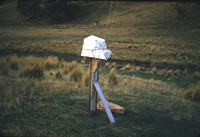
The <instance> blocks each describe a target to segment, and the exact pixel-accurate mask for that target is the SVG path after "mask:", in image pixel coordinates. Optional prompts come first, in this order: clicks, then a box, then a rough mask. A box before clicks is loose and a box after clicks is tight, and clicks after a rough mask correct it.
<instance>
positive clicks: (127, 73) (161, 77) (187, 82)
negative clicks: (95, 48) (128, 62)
mask: <svg viewBox="0 0 200 137" xmlns="http://www.w3.org/2000/svg"><path fill="white" fill-rule="evenodd" d="M109 71H110V69H108V68H105V67H104V68H102V69H101V71H100V72H101V73H104V74H106V73H109ZM116 73H117V74H119V75H124V76H130V77H132V76H135V77H138V78H142V79H147V80H150V79H154V80H160V81H162V82H166V83H168V84H170V83H175V84H176V85H177V86H178V87H180V88H184V89H187V88H188V87H190V86H191V84H195V83H198V79H192V80H188V79H183V78H181V77H178V78H173V77H171V76H164V75H158V74H150V73H146V72H142V71H137V72H136V71H135V72H131V71H124V70H120V69H116Z"/></svg>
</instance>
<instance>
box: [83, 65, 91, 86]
mask: <svg viewBox="0 0 200 137" xmlns="http://www.w3.org/2000/svg"><path fill="white" fill-rule="evenodd" d="M89 79H90V69H88V71H87V73H86V74H85V75H84V77H83V85H84V86H85V87H87V86H88V85H89Z"/></svg>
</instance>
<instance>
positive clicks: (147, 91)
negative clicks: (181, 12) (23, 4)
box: [0, 0, 200, 137]
mask: <svg viewBox="0 0 200 137" xmlns="http://www.w3.org/2000/svg"><path fill="white" fill-rule="evenodd" d="M110 3H111V2H109V1H108V2H101V1H99V2H97V3H92V2H88V3H84V2H83V3H81V4H82V6H83V7H86V10H85V12H84V13H82V14H86V13H89V12H92V14H89V15H88V16H84V18H79V19H76V20H74V21H72V22H69V23H66V24H46V23H45V22H42V21H41V22H38V21H32V22H31V21H28V20H26V18H25V17H23V16H22V15H20V13H19V12H18V11H16V1H11V0H8V1H5V2H3V4H2V5H0V100H1V101H0V121H1V122H0V135H2V136H69V137H80V136H84V137H90V136H91V137H92V136H99V137H108V136H119V137H128V136H134V137H147V136H148V137H156V136H161V137H171V136H172V137H197V136H198V135H200V117H199V115H200V104H199V102H200V83H199V82H200V56H199V55H200V50H199V45H200V39H199V36H200V29H199V28H200V24H199V21H200V15H199V13H200V12H199V9H200V8H199V7H200V6H199V5H198V4H195V3H192V4H191V5H190V8H189V9H188V12H187V16H186V18H185V20H184V21H181V22H180V21H178V20H177V19H176V16H177V15H176V14H175V13H176V12H175V11H174V10H173V8H172V4H173V3H167V2H162V3H159V2H156V3H154V2H131V3H130V2H119V3H118V9H117V12H116V16H115V19H114V22H113V24H112V26H111V25H109V26H107V27H108V28H107V36H106V37H105V31H106V25H107V17H108V11H109V6H110ZM115 4H116V2H114V3H113V9H112V12H111V19H110V20H113V16H114V14H115V13H114V7H115ZM91 5H92V6H95V7H96V8H95V9H92V8H88V6H91ZM137 12H140V14H141V15H140V16H137ZM1 13H2V14H1ZM89 35H96V36H99V37H102V38H105V39H106V41H107V45H108V49H110V50H111V51H112V54H111V58H110V59H109V60H108V62H107V63H106V64H105V66H104V67H102V68H100V79H99V83H100V86H101V89H102V91H103V92H104V95H105V97H106V100H108V101H110V102H113V103H116V104H119V105H121V106H123V107H124V108H125V113H124V114H122V115H121V114H116V113H114V114H113V115H114V118H115V120H116V123H115V124H114V125H110V124H109V120H108V118H107V116H106V113H105V112H103V111H98V113H97V115H95V116H91V115H89V114H88V110H87V109H88V87H87V84H88V75H87V71H88V66H89V65H88V64H89V61H88V60H87V59H83V58H82V57H80V54H81V49H82V44H83V39H84V38H85V37H87V36H89ZM111 71H112V74H111ZM98 101H100V99H99V98H98Z"/></svg>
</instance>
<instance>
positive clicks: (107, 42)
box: [107, 1, 118, 45]
mask: <svg viewBox="0 0 200 137" xmlns="http://www.w3.org/2000/svg"><path fill="white" fill-rule="evenodd" d="M117 7H118V1H117V3H116V7H115V13H114V16H113V20H112V22H111V26H110V30H109V32H110V33H109V35H108V39H107V45H108V41H109V38H110V35H111V29H112V25H113V24H114V21H115V15H116V12H117Z"/></svg>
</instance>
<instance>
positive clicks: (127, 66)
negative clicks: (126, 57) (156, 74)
mask: <svg viewBox="0 0 200 137" xmlns="http://www.w3.org/2000/svg"><path fill="white" fill-rule="evenodd" d="M130 69H131V65H130V64H127V65H126V66H124V67H123V68H122V70H130Z"/></svg>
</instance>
